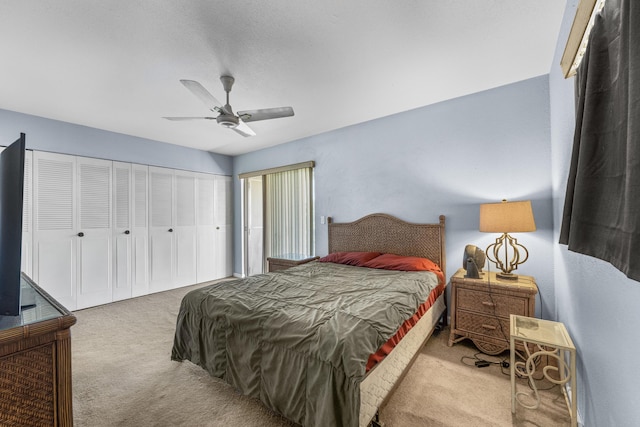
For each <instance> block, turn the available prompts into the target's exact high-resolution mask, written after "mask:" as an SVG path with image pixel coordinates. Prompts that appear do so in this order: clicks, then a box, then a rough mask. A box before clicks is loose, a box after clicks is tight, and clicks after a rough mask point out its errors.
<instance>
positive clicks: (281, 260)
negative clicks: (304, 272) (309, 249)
mask: <svg viewBox="0 0 640 427" xmlns="http://www.w3.org/2000/svg"><path fill="white" fill-rule="evenodd" d="M318 258H320V257H318V256H309V255H301V254H285V255H279V256H277V257H270V258H267V262H268V263H269V272H273V271H279V270H286V269H287V268H291V267H295V266H296V265H300V264H306V263H308V262H311V261H313V260H316V259H318Z"/></svg>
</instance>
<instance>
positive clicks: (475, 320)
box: [456, 310, 509, 341]
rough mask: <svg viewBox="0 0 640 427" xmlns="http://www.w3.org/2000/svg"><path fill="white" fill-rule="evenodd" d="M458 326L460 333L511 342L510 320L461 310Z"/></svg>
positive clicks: (458, 315)
mask: <svg viewBox="0 0 640 427" xmlns="http://www.w3.org/2000/svg"><path fill="white" fill-rule="evenodd" d="M456 325H457V328H458V330H460V331H465V332H468V333H471V334H478V335H484V336H486V337H491V338H497V339H499V340H504V341H508V340H509V319H504V318H496V317H494V316H485V315H483V314H477V313H471V312H468V311H464V310H459V311H457V312H456Z"/></svg>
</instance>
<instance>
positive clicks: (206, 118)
mask: <svg viewBox="0 0 640 427" xmlns="http://www.w3.org/2000/svg"><path fill="white" fill-rule="evenodd" d="M163 119H167V120H171V121H174V122H179V121H182V120H215V119H216V118H215V117H163Z"/></svg>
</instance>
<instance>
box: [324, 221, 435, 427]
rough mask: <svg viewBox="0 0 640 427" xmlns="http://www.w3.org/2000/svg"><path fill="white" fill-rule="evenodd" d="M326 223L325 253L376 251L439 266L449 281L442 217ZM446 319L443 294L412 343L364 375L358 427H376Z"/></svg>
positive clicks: (398, 348) (415, 332)
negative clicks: (381, 412) (431, 220)
mask: <svg viewBox="0 0 640 427" xmlns="http://www.w3.org/2000/svg"><path fill="white" fill-rule="evenodd" d="M328 223H329V253H334V252H348V251H364V252H369V251H375V252H382V253H392V254H396V255H403V256H419V257H424V258H429V259H430V260H432V261H433V262H435V263H437V264H438V265H439V266H440V268H441V270H442V273H443V274H444V277H445V278H446V277H447V276H446V252H445V217H444V215H440V217H439V222H438V223H433V224H417V223H410V222H406V221H403V220H401V219H399V218H396V217H394V216H391V215H387V214H381V213H377V214H371V215H367V216H365V217H362V218H360V219H358V220H356V221H353V222H349V223H334V222H333V220H332V218H328ZM446 318H447V310H446V298H445V293H444V292H443V293H442V295H441V296H440V297H439V298H438V300H437V301H436V304H434V305H433V306H432V309H430V310H429V311H428V312H427V314H425V315H424V316H423V318H422V319H421V320H420V321H419V322H418V324H417V325H416V326H415V327H414V328H413V329H412V330H411V331H409V333H408V334H407V336H406V337H405V339H407V338H409V336H410V335H412V337H411V340H412V341H413V342H412V343H411V344H409V345H406V346H405V347H404V348H401V346H402V344H403V342H404V340H405V339H403V342H401V343H400V344H399V345H398V346H397V347H396V348H394V349H393V350H392V351H391V353H389V355H388V356H387V357H386V358H385V359H384V360H383V361H382V362H381V363H380V364H378V365H376V366H375V367H374V369H372V370H371V371H370V372H369V373H368V375H367V377H365V379H364V380H363V382H362V384H361V406H360V427H365V426H368V425H373V426H378V425H380V424H379V423H378V411H379V409H380V408H382V407H383V406H384V404H385V403H386V402H387V400H388V399H389V397H390V396H391V394H392V393H393V391H394V390H395V388H396V387H397V386H398V385H399V384H400V382H401V381H402V379H403V378H404V376H405V375H406V374H407V372H408V371H409V368H411V365H413V362H414V361H415V359H416V358H417V356H418V354H419V352H420V349H421V348H422V347H423V346H424V344H425V343H426V342H427V340H428V339H429V337H431V334H432V333H433V331H434V330H435V329H436V327H437V326H438V322H440V324H441V325H443V326H446ZM407 341H409V340H407ZM385 365H388V366H392V367H393V368H391V369H390V372H391V371H393V372H392V373H387V372H385V371H384V370H385V369H387V368H386V366H385ZM398 367H399V368H400V373H399V374H398V373H397V372H398ZM381 383H382V386H381ZM369 384H372V385H369ZM365 388H366V389H365Z"/></svg>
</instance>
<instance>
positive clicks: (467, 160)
mask: <svg viewBox="0 0 640 427" xmlns="http://www.w3.org/2000/svg"><path fill="white" fill-rule="evenodd" d="M306 160H314V161H315V162H316V168H315V202H316V203H315V206H316V253H317V254H318V255H324V254H326V252H327V226H326V225H323V224H320V216H321V215H324V216H332V217H334V219H335V221H337V222H345V221H353V220H355V219H357V218H359V217H361V216H364V215H366V214H370V213H374V212H384V213H389V214H392V215H396V216H398V217H400V218H402V219H404V220H407V221H412V222H437V219H438V215H440V214H444V215H446V217H447V261H448V265H447V275H448V276H451V275H452V274H453V273H455V271H456V269H457V268H459V267H460V266H461V264H462V251H463V249H464V246H465V245H466V244H469V243H472V244H476V245H478V246H480V247H482V248H484V247H486V246H487V245H488V244H490V243H491V242H492V241H493V239H495V237H497V236H496V235H493V234H485V233H480V232H479V231H478V223H479V219H478V215H479V205H480V203H485V202H498V201H500V200H501V199H503V198H507V199H511V200H524V199H531V200H532V204H533V210H534V215H535V219H536V224H537V227H538V231H536V232H535V233H521V234H519V235H517V237H518V238H519V241H520V242H521V243H523V244H524V245H525V246H526V247H527V248H528V249H529V252H530V259H529V261H528V262H527V263H525V264H524V265H522V266H521V267H520V268H519V269H518V270H517V273H520V274H529V275H532V276H535V278H536V280H537V282H538V286H539V288H540V296H541V298H542V304H541V300H540V298H539V299H538V301H537V307H536V309H537V311H538V314H540V312H541V311H540V310H541V308H542V316H544V317H550V316H552V315H553V313H555V307H554V301H555V296H554V293H553V270H552V268H551V266H552V261H553V258H552V247H553V244H552V231H553V223H552V202H551V175H550V169H551V154H550V129H549V91H548V78H547V76H542V77H537V78H533V79H530V80H526V81H523V82H519V83H516V84H512V85H508V86H503V87H499V88H496V89H493V90H489V91H485V92H481V93H476V94H473V95H470V96H466V97H462V98H457V99H453V100H450V101H446V102H442V103H438V104H435V105H430V106H427V107H423V108H419V109H415V110H411V111H407V112H404V113H400V114H395V115H392V116H389V117H385V118H381V119H377V120H373V121H370V122H366V123H362V124H358V125H354V126H350V127H347V128H343V129H338V130H335V131H332V132H327V133H324V134H321V135H316V136H313V137H309V138H305V139H302V140H299V141H295V142H292V143H288V144H283V145H279V146H276V147H272V148H268V149H264V150H260V151H256V152H252V153H248V154H244V155H241V156H237V157H234V162H233V164H234V185H235V188H234V196H235V201H234V209H235V226H234V247H235V252H234V261H235V264H234V271H235V272H236V274H240V273H241V272H242V241H241V237H242V234H241V227H240V221H241V217H240V182H239V180H238V179H237V175H238V173H242V172H249V171H253V170H259V169H265V168H269V167H275V166H281V165H287V164H292V163H298V162H302V161H306Z"/></svg>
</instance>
